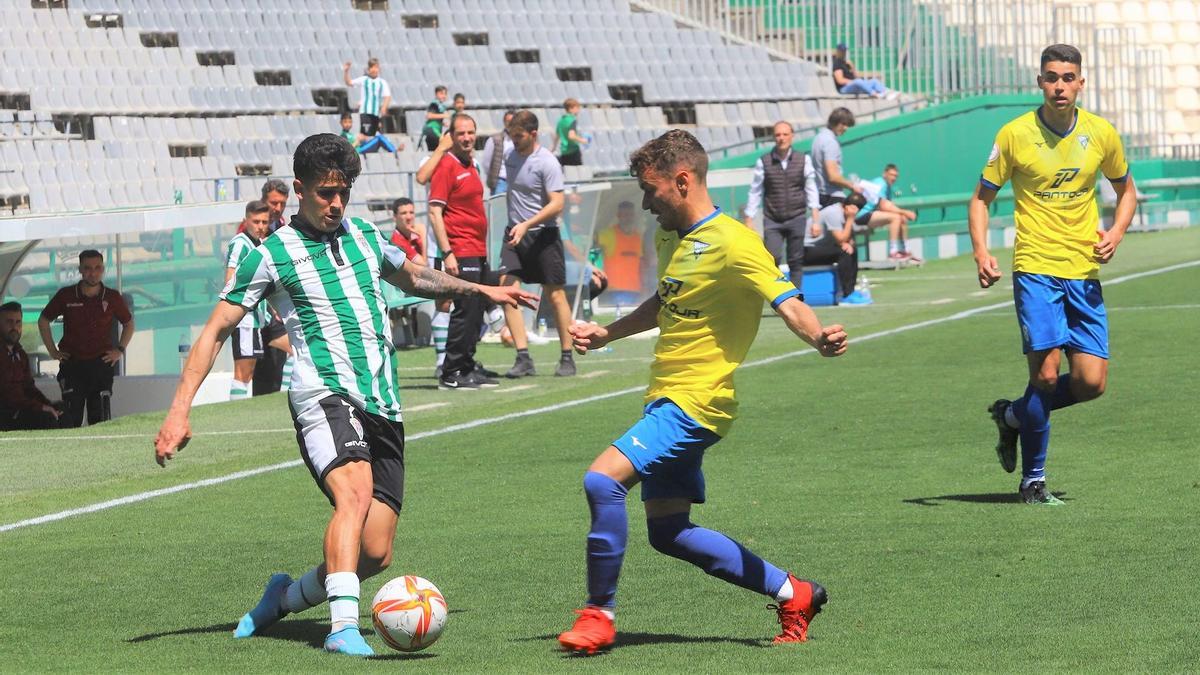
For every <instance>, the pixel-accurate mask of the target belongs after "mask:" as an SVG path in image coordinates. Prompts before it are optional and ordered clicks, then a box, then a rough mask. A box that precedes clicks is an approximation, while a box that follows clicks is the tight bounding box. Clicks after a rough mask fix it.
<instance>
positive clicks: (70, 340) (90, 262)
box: [38, 249, 133, 427]
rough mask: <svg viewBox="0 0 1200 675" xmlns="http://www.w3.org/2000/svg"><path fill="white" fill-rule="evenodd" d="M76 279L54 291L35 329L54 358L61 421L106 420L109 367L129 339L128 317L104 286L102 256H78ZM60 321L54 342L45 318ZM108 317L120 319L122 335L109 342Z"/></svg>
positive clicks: (113, 293) (118, 296) (110, 321)
mask: <svg viewBox="0 0 1200 675" xmlns="http://www.w3.org/2000/svg"><path fill="white" fill-rule="evenodd" d="M79 276H80V280H79V283H77V284H73V285H71V286H67V287H66V288H61V289H59V291H58V293H55V294H54V297H53V298H51V299H50V303H49V304H48V305H46V309H43V310H42V316H41V318H39V319H38V331H39V332H41V334H42V342H44V343H45V344H46V351H47V352H48V353H49V354H50V358H53V359H58V361H59V363H60V365H59V367H58V384H59V385H60V386H61V387H62V393H63V404H64V405H65V406H66V411H65V412H66V415H65V417H66V425H67V426H72V427H77V426H80V425H81V424H83V409H84V407H85V406H86V407H87V417H88V424H89V425H92V424H96V423H98V422H103V421H104V420H107V419H108V418H109V410H108V409H107V408H108V398H109V397H110V396H111V395H112V384H113V371H114V368H115V366H116V365H117V361H120V360H121V357H122V356H124V355H125V348H126V347H128V346H129V341H130V340H132V339H133V315H132V314H130V313H129V307H127V306H126V305H125V299H124V298H122V297H121V294H120V293H118V292H116V291H115V290H113V289H111V288H109V287H107V286H105V285H104V282H103V281H101V279H103V278H104V256H102V255H101V254H100V252H99V251H96V250H92V249H89V250H86V251H84V252H82V253H80V254H79ZM60 316H61V317H62V320H63V336H62V339H61V340H59V342H58V344H57V345H55V344H54V335H53V334H52V333H51V332H50V322H51V321H54V320H55V319H57V318H58V317H60ZM113 319H116V320H117V321H119V322H120V323H121V337H120V339H119V341H118V342H117V344H115V345H114V344H113V340H112V325H113Z"/></svg>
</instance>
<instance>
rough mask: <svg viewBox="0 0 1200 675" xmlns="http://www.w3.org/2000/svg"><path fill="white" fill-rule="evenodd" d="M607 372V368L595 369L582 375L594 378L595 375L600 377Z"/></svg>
mask: <svg viewBox="0 0 1200 675" xmlns="http://www.w3.org/2000/svg"><path fill="white" fill-rule="evenodd" d="M607 374H608V371H607V370H593V371H592V372H590V373H584V374H583V375H580V377H586V378H593V377H600V376H601V375H607Z"/></svg>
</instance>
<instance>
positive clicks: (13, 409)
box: [0, 302, 62, 431]
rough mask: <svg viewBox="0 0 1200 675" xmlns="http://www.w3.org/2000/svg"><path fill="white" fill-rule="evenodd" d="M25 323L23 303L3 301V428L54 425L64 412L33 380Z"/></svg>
mask: <svg viewBox="0 0 1200 675" xmlns="http://www.w3.org/2000/svg"><path fill="white" fill-rule="evenodd" d="M22 327H23V324H22V319H21V304H20V303H17V302H6V303H4V304H3V305H0V345H2V346H0V431H11V430H14V429H53V428H54V427H57V426H58V419H59V417H60V416H61V415H62V413H61V412H59V410H58V408H55V407H54V405H53V404H51V403H50V399H48V398H46V395H45V394H43V393H42V392H41V391H40V390H39V389H38V388H37V386H36V385H35V384H34V383H33V373H32V371H30V369H29V355H28V354H26V353H25V350H24V349H23V348H22V347H21V330H22Z"/></svg>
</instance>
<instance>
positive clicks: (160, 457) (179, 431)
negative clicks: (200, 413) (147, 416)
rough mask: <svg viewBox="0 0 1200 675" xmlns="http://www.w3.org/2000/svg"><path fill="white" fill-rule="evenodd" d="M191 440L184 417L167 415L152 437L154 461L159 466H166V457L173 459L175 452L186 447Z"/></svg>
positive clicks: (190, 433) (188, 427) (188, 425)
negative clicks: (180, 418) (178, 417)
mask: <svg viewBox="0 0 1200 675" xmlns="http://www.w3.org/2000/svg"><path fill="white" fill-rule="evenodd" d="M190 440H192V429H191V425H190V424H189V423H188V421H187V418H186V417H185V418H184V419H182V420H178V419H175V418H174V417H172V416H170V415H168V416H167V419H165V420H163V425H162V427H161V428H159V430H158V436H156V437H155V438H154V461H156V462H158V465H159V466H166V465H167V460H168V459H173V458H174V457H175V453H176V452H179V451H180V450H183V449H184V448H185V447H187V444H188V441H190Z"/></svg>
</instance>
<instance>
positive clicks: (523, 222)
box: [499, 101, 575, 378]
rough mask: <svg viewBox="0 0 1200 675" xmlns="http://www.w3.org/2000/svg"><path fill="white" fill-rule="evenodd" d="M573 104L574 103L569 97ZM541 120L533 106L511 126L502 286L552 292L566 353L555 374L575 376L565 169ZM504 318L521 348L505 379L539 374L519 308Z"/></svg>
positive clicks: (516, 118) (546, 292) (547, 293)
mask: <svg viewBox="0 0 1200 675" xmlns="http://www.w3.org/2000/svg"><path fill="white" fill-rule="evenodd" d="M568 102H569V101H568ZM537 131H538V119H537V116H535V115H534V114H533V113H531V112H529V111H528V110H518V111H517V112H516V114H514V115H513V119H512V124H510V125H509V126H508V135H509V136H511V137H512V140H513V151H512V152H510V153H508V156H507V157H506V158H505V159H504V162H505V164H506V165H507V166H506V171H507V172H508V192H507V193H505V197H506V200H507V205H508V226H507V227H506V228H505V230H504V240H505V243H504V247H503V249H502V250H501V251H500V270H499V271H500V274H501V275H502V276H501V277H500V285H502V286H507V285H510V284H511V285H514V286H515V285H517V284H518V283H520V282H522V281H523V282H525V283H527V284H541V285H542V289H543V290H544V293H543V295H548V296H550V304H551V307H552V309H553V310H554V320H555V325H556V327H557V328H558V340H559V346H560V347H561V348H562V351H561V353H560V356H559V360H558V367H557V368H556V369H555V371H554V374H555V375H556V376H559V377H569V376H572V375H574V374H575V359H574V358H573V357H572V356H571V333H570V332H569V329H570V327H571V305H570V303H569V302H567V292H566V290H565V289H564V286H565V285H566V283H567V268H566V255H565V253H564V249H563V240H562V235H561V233H560V232H559V231H558V216H559V214H561V213H562V210H563V205H564V204H565V203H566V200H565V199H564V197H563V188H564V181H563V170H562V166H560V165H559V163H558V162H557V161H555V159H554V155H553V154H551V152H550V151H549V150H547V149H546V148H544V147H542V146H541V145H540V144H539V143H538V140H537ZM504 318H505V322H506V323H507V324H508V330H509V331H510V332H511V333H512V338H513V343H514V344H515V346H516V348H517V358H516V361H515V362H514V363H513V367H512V368H511V369H510V370H509V371H508V372H507V373H505V376H506V377H510V378H517V377H526V376H531V375H534V374H535V371H534V366H533V359H532V358H530V356H529V338H528V335H527V333H526V331H525V319H524V317H523V316H522V315H521V312H520V310H516V311H511V310H510V308H509V307H505V308H504Z"/></svg>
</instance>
